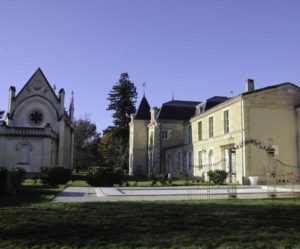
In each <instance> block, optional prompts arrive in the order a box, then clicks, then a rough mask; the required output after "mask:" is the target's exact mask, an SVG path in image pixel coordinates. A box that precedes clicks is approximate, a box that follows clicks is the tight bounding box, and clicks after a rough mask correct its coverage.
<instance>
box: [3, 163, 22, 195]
mask: <svg viewBox="0 0 300 249" xmlns="http://www.w3.org/2000/svg"><path fill="white" fill-rule="evenodd" d="M25 175H26V171H25V169H23V168H20V167H17V168H15V169H13V170H11V171H8V170H7V169H6V168H4V167H0V193H15V192H19V191H20V188H21V185H22V183H23V182H24V180H25Z"/></svg>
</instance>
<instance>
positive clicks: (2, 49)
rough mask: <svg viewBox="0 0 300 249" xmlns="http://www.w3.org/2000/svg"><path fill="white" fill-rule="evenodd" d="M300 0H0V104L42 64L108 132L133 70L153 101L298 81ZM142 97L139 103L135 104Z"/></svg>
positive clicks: (50, 77)
mask: <svg viewBox="0 0 300 249" xmlns="http://www.w3.org/2000/svg"><path fill="white" fill-rule="evenodd" d="M299 13H300V1H298V0H287V1H283V0H272V1H270V0H251V1H242V0H207V1H205V0H106V1H104V0H102V1H101V0H94V1H93V0H69V1H67V0H64V1H61V0H47V1H46V0H35V1H32V0H26V1H21V0H20V1H16V0H1V1H0V109H5V110H6V109H7V101H8V89H9V86H10V85H14V86H16V88H17V91H18V90H20V89H21V87H22V86H23V84H25V83H26V82H27V80H28V79H29V78H30V76H31V75H32V74H33V73H34V71H35V70H36V69H37V68H38V67H41V69H42V70H43V72H44V73H45V75H46V77H47V78H48V80H49V82H50V83H51V84H55V85H56V86H57V88H62V87H63V88H65V90H66V92H67V104H68V103H69V98H70V92H71V91H72V90H74V92H75V101H76V103H75V105H76V110H75V111H76V116H77V117H83V116H84V115H85V113H87V114H88V115H89V116H90V119H91V120H92V121H93V122H95V123H96V124H97V126H98V130H99V131H102V130H103V129H104V128H105V127H107V126H108V125H110V124H111V123H112V119H111V114H112V113H111V112H108V111H106V108H107V105H108V101H107V100H106V98H107V95H108V92H109V90H110V89H111V88H112V86H113V84H115V82H117V81H118V79H119V76H120V74H121V73H122V72H128V73H129V75H130V79H131V80H132V81H133V82H134V83H135V85H136V86H137V89H138V93H139V98H138V103H139V101H140V98H141V97H142V94H143V88H142V83H143V82H146V84H147V87H146V96H147V98H148V100H149V102H150V105H151V106H160V105H161V103H163V102H165V101H168V100H170V99H171V97H172V93H174V96H175V99H183V100H199V101H203V100H205V99H206V98H209V97H212V96H214V95H225V96H231V94H230V92H231V91H233V92H234V94H239V93H241V92H242V91H244V88H245V80H246V79H247V78H253V79H255V84H256V88H259V87H264V86H267V85H271V84H277V83H282V82H287V81H290V82H293V83H295V84H298V85H299V84H300V14H299ZM138 103H137V104H138Z"/></svg>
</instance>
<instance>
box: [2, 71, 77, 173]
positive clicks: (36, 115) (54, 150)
mask: <svg viewBox="0 0 300 249" xmlns="http://www.w3.org/2000/svg"><path fill="white" fill-rule="evenodd" d="M73 119H74V99H73V94H72V98H71V102H70V107H69V110H68V112H67V111H66V110H65V91H64V89H61V90H60V91H59V93H58V95H57V94H56V92H55V88H54V87H51V85H50V84H49V82H48V80H47V79H46V77H45V75H44V74H43V72H42V70H41V69H40V68H39V69H38V70H37V71H36V72H35V73H34V74H33V76H32V77H31V78H30V79H29V81H28V82H27V83H26V84H25V85H24V87H23V88H22V89H21V90H20V91H19V92H18V93H17V92H16V89H15V87H13V86H12V87H10V89H9V103H8V110H7V116H6V119H5V122H4V123H3V124H2V125H1V126H0V167H7V168H8V169H12V168H15V167H22V168H24V169H25V170H26V172H29V173H37V172H39V171H40V168H41V167H43V166H63V167H66V168H72V167H73V143H74V134H73V126H72V122H73Z"/></svg>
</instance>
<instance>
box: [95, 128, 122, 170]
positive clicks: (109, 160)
mask: <svg viewBox="0 0 300 249" xmlns="http://www.w3.org/2000/svg"><path fill="white" fill-rule="evenodd" d="M102 134H103V135H102V137H101V140H100V143H99V147H98V149H99V153H100V154H101V155H102V158H103V163H102V166H104V167H116V166H118V151H119V150H118V149H117V147H118V143H117V141H116V137H115V136H114V127H112V126H109V127H107V128H106V129H105V130H104V131H103V133H102Z"/></svg>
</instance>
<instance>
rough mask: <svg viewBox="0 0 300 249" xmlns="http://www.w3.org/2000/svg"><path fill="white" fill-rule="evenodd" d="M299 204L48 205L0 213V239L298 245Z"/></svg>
mask: <svg viewBox="0 0 300 249" xmlns="http://www.w3.org/2000/svg"><path fill="white" fill-rule="evenodd" d="M295 203H296V204H297V205H295ZM298 204H300V200H297V201H294V200H292V201H285V202H282V201H273V202H272V201H268V200H262V201H254V202H250V201H215V202H212V201H207V202H205V201H182V202H119V203H72V204H66V203H65V204H64V203H52V204H47V205H43V206H40V207H30V206H28V207H24V208H22V209H5V210H2V211H4V212H1V214H0V219H1V220H0V221H1V222H0V224H1V225H0V238H6V239H7V240H9V241H11V243H12V244H13V243H16V244H14V245H15V246H17V245H19V246H20V244H18V243H24V245H27V246H28V245H34V246H42V245H43V246H47V245H48V246H50V245H52V247H54V246H53V245H55V246H57V247H63V246H66V247H70V248H76V247H84V246H85V247H87V248H89V247H90V248H95V247H98V248H99V247H101V248H114V247H115V248H136V247H144V248H184V247H185V248H189V247H190V248H192V247H194V248H217V247H219V248H222V247H224V248H226V247H227V248H232V247H234V248H278V247H280V246H281V247H282V248H288V247H292V246H294V245H298V244H299V242H298V240H297V238H299V236H300V227H299V222H300V214H299V207H298ZM33 234H34V236H32V235H33ZM0 246H1V242H0Z"/></svg>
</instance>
